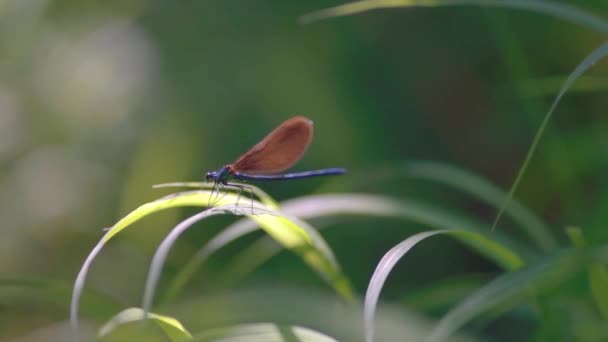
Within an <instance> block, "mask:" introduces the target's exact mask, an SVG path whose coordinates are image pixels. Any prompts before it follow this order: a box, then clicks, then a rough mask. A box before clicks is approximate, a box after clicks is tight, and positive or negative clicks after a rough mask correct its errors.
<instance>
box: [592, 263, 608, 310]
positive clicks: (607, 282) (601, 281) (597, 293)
mask: <svg viewBox="0 0 608 342" xmlns="http://www.w3.org/2000/svg"><path fill="white" fill-rule="evenodd" d="M589 286H590V287H591V294H592V295H593V299H594V300H595V304H596V305H597V308H598V310H599V312H600V314H601V315H602V317H603V318H604V320H606V321H607V322H608V271H607V270H606V266H604V265H602V264H600V263H597V262H594V263H592V264H591V265H590V266H589Z"/></svg>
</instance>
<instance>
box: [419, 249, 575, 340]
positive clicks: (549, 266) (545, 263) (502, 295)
mask: <svg viewBox="0 0 608 342" xmlns="http://www.w3.org/2000/svg"><path fill="white" fill-rule="evenodd" d="M580 266H581V258H580V253H578V251H577V250H575V249H569V250H564V251H561V252H559V253H555V254H554V255H551V256H549V257H546V258H544V259H542V260H540V261H538V262H536V263H534V264H532V265H530V266H528V267H526V268H524V269H521V270H517V271H514V272H509V273H506V274H504V275H502V276H500V277H498V278H496V279H494V280H493V281H491V282H490V283H488V284H487V285H485V286H484V287H482V288H481V289H479V290H477V291H475V292H474V293H473V294H471V295H470V296H468V297H467V298H466V299H464V300H463V301H462V302H461V303H460V304H459V305H457V306H456V307H454V308H453V309H452V310H450V311H449V312H448V313H447V314H445V315H444V316H443V317H442V318H441V320H440V321H439V322H438V323H437V325H436V326H435V328H434V329H433V332H432V334H431V336H430V337H429V340H430V341H439V340H443V339H445V338H447V337H448V336H450V335H452V334H453V333H454V332H456V331H457V330H458V329H460V328H461V327H462V326H464V325H465V324H466V323H467V322H469V321H471V320H472V319H474V318H475V317H477V316H479V315H480V314H481V313H483V312H486V311H488V310H490V309H493V308H496V307H497V306H499V305H501V304H503V305H504V304H506V303H508V302H510V303H512V305H513V304H514V303H516V302H517V301H519V300H521V299H522V298H525V297H526V296H529V295H533V294H535V293H538V292H540V291H543V290H547V289H549V288H552V287H555V286H557V285H558V284H561V283H562V282H563V281H564V280H565V279H566V278H568V277H570V276H572V275H573V274H576V272H577V270H578V269H580Z"/></svg>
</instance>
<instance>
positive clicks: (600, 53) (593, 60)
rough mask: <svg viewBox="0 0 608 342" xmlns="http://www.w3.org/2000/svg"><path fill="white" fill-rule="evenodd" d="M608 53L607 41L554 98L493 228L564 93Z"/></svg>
mask: <svg viewBox="0 0 608 342" xmlns="http://www.w3.org/2000/svg"><path fill="white" fill-rule="evenodd" d="M607 54H608V42H605V43H604V44H602V45H601V46H600V47H598V48H597V49H595V50H594V51H593V52H592V53H591V54H590V55H589V56H587V57H586V58H585V59H584V60H583V61H582V62H581V63H580V64H579V65H578V66H577V67H576V68H575V69H574V71H572V73H571V74H570V75H569V76H568V78H567V79H566V81H565V82H564V84H563V85H562V87H561V89H560V91H559V93H558V94H557V96H556V97H555V99H554V100H553V103H552V104H551V107H550V108H549V111H548V112H547V114H545V117H544V118H543V121H542V122H541V124H540V127H539V128H538V131H537V132H536V134H535V135H534V139H533V140H532V144H531V145H530V148H529V149H528V152H527V153H526V157H525V159H524V161H523V163H522V165H521V168H520V169H519V171H518V172H517V176H516V177H515V180H514V181H513V184H512V185H511V188H510V189H509V193H508V194H507V197H506V198H505V200H504V202H503V204H502V205H501V206H500V209H499V210H498V213H497V214H496V218H495V219H494V222H493V223H492V230H494V229H495V228H496V226H497V225H498V221H500V218H501V217H502V215H503V213H504V212H505V209H506V207H507V206H509V205H510V202H511V199H512V198H513V195H514V194H515V191H516V190H517V187H518V186H519V183H520V182H521V179H522V178H523V174H524V173H525V172H526V170H527V168H528V164H530V160H532V156H533V155H534V153H535V152H536V148H537V147H538V143H539V142H540V138H541V137H542V135H543V133H544V131H545V128H546V127H547V124H548V123H549V120H550V119H551V117H552V116H553V112H554V111H555V108H557V105H558V104H559V102H560V101H561V99H562V97H563V96H564V94H566V91H567V90H568V89H569V88H570V86H571V85H572V83H574V81H576V80H577V79H578V78H579V77H580V76H581V75H583V74H584V73H585V72H586V71H587V70H588V69H589V68H591V66H593V65H594V64H595V63H597V61H599V60H600V59H602V58H604V57H605V56H606V55H607Z"/></svg>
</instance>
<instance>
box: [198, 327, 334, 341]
mask: <svg viewBox="0 0 608 342" xmlns="http://www.w3.org/2000/svg"><path fill="white" fill-rule="evenodd" d="M194 340H195V341H197V342H220V341H225V342H228V341H231V342H239V341H243V342H250V341H260V342H262V341H264V342H286V341H290V342H291V341H294V342H337V340H335V339H333V338H331V337H329V336H327V335H325V334H322V333H320V332H317V331H314V330H311V329H308V328H302V327H297V326H286V325H277V324H273V323H251V324H241V325H235V326H230V327H226V328H221V329H213V330H209V331H206V332H204V333H201V334H200V335H199V334H197V335H196V336H195V339H194Z"/></svg>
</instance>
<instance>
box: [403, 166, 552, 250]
mask: <svg viewBox="0 0 608 342" xmlns="http://www.w3.org/2000/svg"><path fill="white" fill-rule="evenodd" d="M405 172H406V173H407V174H408V176H412V177H416V178H421V179H428V180H433V181H436V182H440V183H443V184H446V185H449V186H452V187H454V188H457V189H459V190H462V191H464V192H466V193H468V194H471V195H473V196H475V197H476V198H478V199H480V200H483V201H484V202H486V203H488V204H490V205H492V206H495V207H497V208H499V207H500V206H501V205H502V204H503V201H504V199H505V197H506V195H507V194H506V193H505V192H504V191H503V190H501V189H500V188H499V187H497V186H495V185H494V184H492V183H490V182H489V181H488V180H486V179H484V178H482V177H480V176H478V175H476V174H474V173H471V172H469V171H466V170H463V169H459V168H457V167H454V166H451V165H447V164H443V163H437V162H430V161H419V162H411V163H407V164H406V165H405ZM505 214H508V215H509V216H510V217H511V218H512V219H513V221H515V222H516V223H518V224H520V225H521V227H522V228H524V229H525V232H526V233H527V234H528V235H529V236H530V237H531V238H532V239H533V240H534V241H536V243H537V244H538V245H539V246H541V247H542V248H543V249H544V250H546V251H548V250H552V249H555V248H556V247H557V241H556V240H555V237H554V236H553V235H552V234H551V231H550V230H549V228H548V227H547V226H546V225H545V224H544V223H543V222H542V221H541V220H540V219H539V218H538V216H536V215H535V214H534V213H533V212H532V211H531V210H530V209H528V208H526V207H525V206H523V205H522V204H521V203H519V201H516V200H513V201H512V203H511V204H510V205H509V206H508V207H506V208H505Z"/></svg>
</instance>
